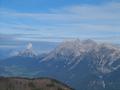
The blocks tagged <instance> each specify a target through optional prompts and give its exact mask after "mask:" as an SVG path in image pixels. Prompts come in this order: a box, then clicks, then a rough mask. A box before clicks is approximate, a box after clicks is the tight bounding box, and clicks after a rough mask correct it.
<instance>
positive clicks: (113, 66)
mask: <svg viewBox="0 0 120 90" xmlns="http://www.w3.org/2000/svg"><path fill="white" fill-rule="evenodd" d="M0 75H1V76H7V77H11V76H12V77H13V76H18V77H51V78H55V79H57V80H60V81H62V82H64V83H66V84H68V85H70V86H71V87H73V88H75V89H76V90H119V89H120V47H119V46H117V45H113V44H107V43H98V42H95V41H93V40H90V39H88V40H82V41H81V40H79V39H76V40H70V41H64V42H62V43H61V44H60V45H58V46H57V47H56V48H55V49H54V50H52V51H50V52H49V53H44V54H40V55H39V54H37V53H36V52H35V51H34V49H33V48H32V44H31V43H29V44H28V46H27V48H26V49H25V50H22V51H19V52H18V53H17V54H16V55H15V56H12V57H9V58H7V59H5V60H2V61H0Z"/></svg>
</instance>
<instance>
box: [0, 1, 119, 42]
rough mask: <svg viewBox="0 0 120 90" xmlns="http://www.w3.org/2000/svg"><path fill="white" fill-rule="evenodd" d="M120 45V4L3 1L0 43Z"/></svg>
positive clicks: (0, 12) (117, 2) (111, 2)
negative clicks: (74, 41) (78, 41)
mask: <svg viewBox="0 0 120 90" xmlns="http://www.w3.org/2000/svg"><path fill="white" fill-rule="evenodd" d="M72 38H80V39H88V38H91V39H95V40H99V41H104V42H106V41H107V42H113V43H118V42H119V43H120V0H0V40H2V41H3V40H4V41H7V40H18V41H19V40H21V41H49V42H59V41H63V40H64V39H72Z"/></svg>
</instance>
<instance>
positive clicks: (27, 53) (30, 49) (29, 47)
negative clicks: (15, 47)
mask: <svg viewBox="0 0 120 90" xmlns="http://www.w3.org/2000/svg"><path fill="white" fill-rule="evenodd" d="M17 56H24V57H35V56H37V54H36V52H35V51H34V50H33V47H32V43H28V45H27V46H26V49H25V50H23V51H20V52H19V53H18V54H17Z"/></svg>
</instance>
